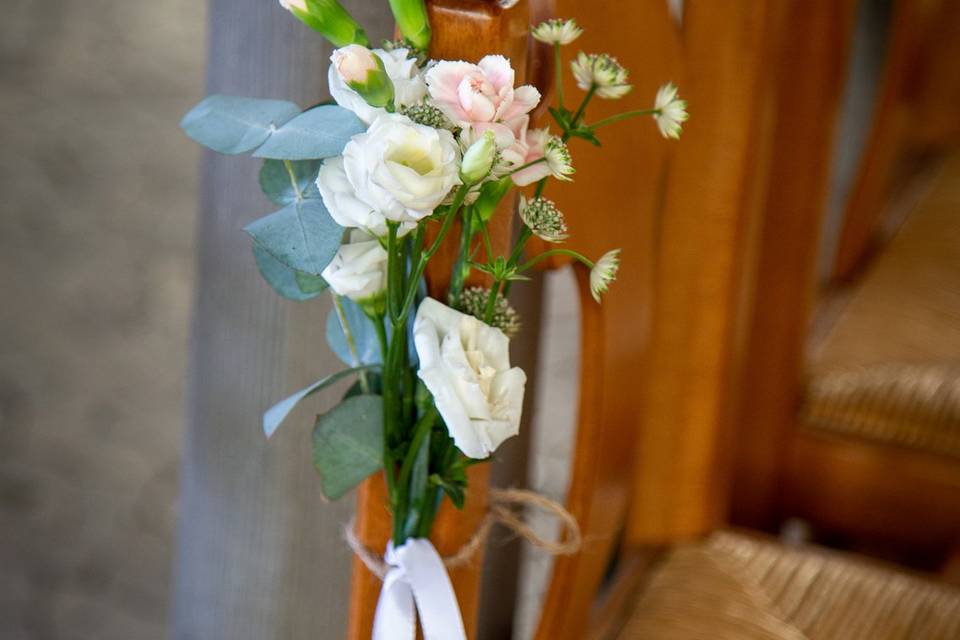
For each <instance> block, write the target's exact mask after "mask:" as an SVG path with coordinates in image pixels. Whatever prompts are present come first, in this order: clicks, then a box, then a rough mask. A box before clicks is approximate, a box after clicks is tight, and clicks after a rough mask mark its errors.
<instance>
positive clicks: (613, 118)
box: [589, 109, 660, 129]
mask: <svg viewBox="0 0 960 640" xmlns="http://www.w3.org/2000/svg"><path fill="white" fill-rule="evenodd" d="M658 113H660V109H637V110H636V111H625V112H623V113H618V114H617V115H615V116H610V117H609V118H604V119H603V120H600V121H599V122H594V123H593V124H591V125H589V127H590V129H599V128H600V127H605V126H606V125H608V124H613V123H614V122H620V121H621V120H626V119H627V118H633V117H636V116H652V115H656V114H658Z"/></svg>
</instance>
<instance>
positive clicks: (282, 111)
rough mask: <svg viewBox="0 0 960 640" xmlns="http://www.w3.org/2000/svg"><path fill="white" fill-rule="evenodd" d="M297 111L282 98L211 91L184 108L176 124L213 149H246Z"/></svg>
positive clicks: (225, 151)
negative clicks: (184, 110)
mask: <svg viewBox="0 0 960 640" xmlns="http://www.w3.org/2000/svg"><path fill="white" fill-rule="evenodd" d="M299 113H300V107H298V106H297V105H295V104H293V103H292V102H287V101H286V100H262V99H258V98H243V97H239V96H223V95H212V96H208V97H207V98H204V99H203V100H202V101H201V102H200V104H198V105H197V106H195V107H194V108H193V109H191V110H190V111H188V112H187V115H185V116H184V117H183V120H181V121H180V126H181V127H182V128H183V130H184V132H185V133H186V134H187V135H188V136H190V137H191V138H192V139H193V140H195V141H196V142H199V143H200V144H202V145H204V146H206V147H209V148H211V149H213V150H214V151H219V152H220V153H229V154H236V153H246V152H248V151H252V150H254V149H256V148H257V147H259V146H260V145H262V144H263V143H264V142H266V141H267V139H268V138H270V136H271V134H272V133H273V131H274V130H275V129H277V128H279V127H280V126H281V125H283V124H284V123H286V122H288V121H290V120H291V119H294V118H295V116H297V114H299Z"/></svg>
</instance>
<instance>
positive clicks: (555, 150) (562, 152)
mask: <svg viewBox="0 0 960 640" xmlns="http://www.w3.org/2000/svg"><path fill="white" fill-rule="evenodd" d="M544 157H546V159H547V167H549V168H550V173H551V174H553V177H554V178H556V179H557V180H571V179H572V178H570V177H569V176H570V174H571V173H573V171H574V169H573V159H572V158H570V151H569V149H567V145H566V143H565V142H564V141H563V140H561V139H560V138H559V137H558V136H550V139H549V140H547V145H546V147H545V149H544Z"/></svg>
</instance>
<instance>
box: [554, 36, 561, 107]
mask: <svg viewBox="0 0 960 640" xmlns="http://www.w3.org/2000/svg"><path fill="white" fill-rule="evenodd" d="M553 69H554V73H555V74H556V78H557V79H556V84H557V106H558V107H560V110H561V111H563V68H562V66H561V64H560V43H559V42H554V43H553Z"/></svg>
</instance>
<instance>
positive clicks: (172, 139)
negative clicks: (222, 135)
mask: <svg viewBox="0 0 960 640" xmlns="http://www.w3.org/2000/svg"><path fill="white" fill-rule="evenodd" d="M205 33H206V6H205V3H203V2H194V1H192V0H163V1H161V2H124V1H122V0H84V1H83V2H71V1H70V0H51V1H49V2H32V1H30V0H7V1H5V2H4V3H3V5H2V18H0V140H2V151H0V193H2V194H3V196H2V198H0V291H2V292H3V301H2V302H0V567H2V569H0V637H2V638H4V639H6V638H10V639H19V638H37V639H50V640H53V639H61V638H98V637H99V638H144V639H148V638H164V637H167V627H168V618H169V616H168V605H169V601H170V575H171V567H172V564H171V562H172V560H171V558H172V551H173V538H174V531H175V528H176V503H177V485H178V480H177V479H178V476H179V464H180V459H181V448H182V443H183V422H184V421H183V416H184V408H183V399H184V390H185V382H184V380H185V372H186V368H187V340H188V333H189V331H188V329H189V316H190V308H191V306H192V300H193V297H194V290H193V273H194V242H193V240H194V232H195V228H196V214H197V184H198V167H199V158H200V152H199V150H198V149H197V147H196V145H195V144H193V143H192V142H190V141H189V140H187V139H186V138H185V137H184V136H183V135H181V133H180V131H179V128H178V126H177V125H178V122H179V119H180V117H181V115H182V114H183V112H184V111H185V110H186V109H187V108H189V107H190V106H191V104H193V103H194V102H195V101H196V100H197V99H198V97H199V96H200V95H201V94H202V91H203V69H204V51H205Z"/></svg>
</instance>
